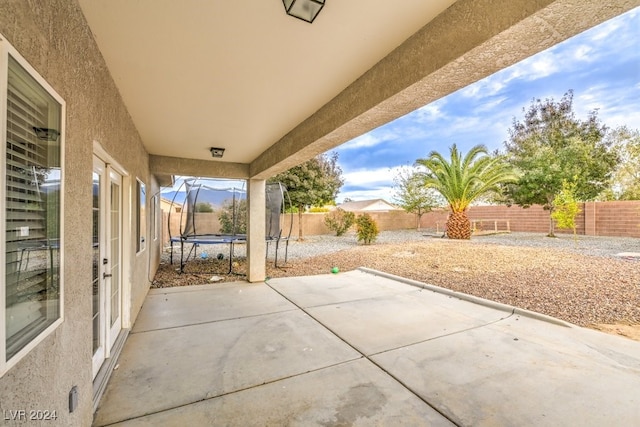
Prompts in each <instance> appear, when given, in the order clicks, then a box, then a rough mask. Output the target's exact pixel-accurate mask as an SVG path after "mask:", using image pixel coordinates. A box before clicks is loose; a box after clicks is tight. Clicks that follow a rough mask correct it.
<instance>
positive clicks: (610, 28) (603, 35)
mask: <svg viewBox="0 0 640 427" xmlns="http://www.w3.org/2000/svg"><path fill="white" fill-rule="evenodd" d="M631 16H635V15H634V14H633V13H632V14H631ZM621 26H622V22H621V21H620V20H618V19H613V20H610V21H607V22H605V23H603V24H600V25H598V26H597V27H595V28H593V29H592V30H591V31H590V36H591V37H590V39H591V40H592V41H599V40H605V39H608V38H609V36H610V35H611V33H613V32H615V31H616V30H618V28H620V27H621Z"/></svg>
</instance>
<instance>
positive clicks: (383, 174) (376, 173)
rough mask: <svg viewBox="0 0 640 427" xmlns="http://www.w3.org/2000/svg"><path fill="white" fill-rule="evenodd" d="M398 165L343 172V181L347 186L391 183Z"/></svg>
mask: <svg viewBox="0 0 640 427" xmlns="http://www.w3.org/2000/svg"><path fill="white" fill-rule="evenodd" d="M398 169H399V166H395V167H391V168H387V167H384V168H377V169H358V170H355V171H352V172H346V173H343V174H342V176H343V178H344V183H345V185H347V186H356V187H360V186H381V185H382V186H384V185H393V178H394V177H395V176H396V175H397V173H398Z"/></svg>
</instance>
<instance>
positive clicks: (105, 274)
mask: <svg viewBox="0 0 640 427" xmlns="http://www.w3.org/2000/svg"><path fill="white" fill-rule="evenodd" d="M112 276H113V274H107V273H102V278H103V279H106V278H107V277H112Z"/></svg>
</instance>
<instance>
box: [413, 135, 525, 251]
mask: <svg viewBox="0 0 640 427" xmlns="http://www.w3.org/2000/svg"><path fill="white" fill-rule="evenodd" d="M416 163H417V164H419V165H421V166H424V167H425V169H426V173H424V174H423V178H422V179H423V183H424V185H425V186H426V187H428V188H433V189H435V190H436V191H438V193H440V194H441V195H442V197H444V199H445V200H446V201H447V203H448V204H449V209H450V210H451V213H450V215H449V218H448V219H447V236H449V238H451V239H470V238H471V222H470V221H469V217H468V216H467V209H468V208H469V205H470V204H471V203H472V202H473V201H474V200H476V199H477V198H478V197H480V196H482V195H484V194H487V193H489V192H494V191H498V190H499V184H500V183H504V182H510V181H514V180H515V179H516V175H515V174H514V172H513V170H512V168H511V166H510V165H509V164H507V163H506V162H505V161H504V159H503V158H502V157H501V156H491V155H489V154H488V153H487V148H486V147H485V146H484V145H476V146H474V147H473V148H471V150H469V152H468V153H467V154H466V156H464V157H463V156H462V153H460V151H458V148H457V147H456V145H455V144H453V146H451V148H450V160H447V159H445V158H444V157H443V156H442V154H440V153H438V152H437V151H432V152H431V153H430V154H429V157H427V158H426V159H418V160H416Z"/></svg>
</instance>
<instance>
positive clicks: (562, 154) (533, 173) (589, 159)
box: [505, 91, 618, 236]
mask: <svg viewBox="0 0 640 427" xmlns="http://www.w3.org/2000/svg"><path fill="white" fill-rule="evenodd" d="M523 111H524V119H523V120H522V121H520V120H517V119H516V118H514V119H513V123H512V126H511V128H510V129H509V140H508V141H506V142H505V146H506V152H507V153H506V154H507V159H508V160H509V162H510V163H511V164H512V165H513V166H514V167H515V168H516V169H517V170H518V171H519V175H520V177H519V179H518V181H517V182H516V183H514V184H510V185H507V186H506V191H505V194H506V195H507V197H506V201H507V202H508V203H515V204H518V205H520V206H523V207H529V206H531V205H533V204H539V205H542V206H543V207H544V208H545V209H548V210H549V211H550V213H552V212H553V209H554V206H553V199H554V198H555V196H556V194H558V193H559V192H560V191H561V190H562V182H563V180H566V181H570V180H572V179H573V177H576V180H575V184H576V188H575V193H576V197H577V199H578V200H581V201H586V200H593V199H594V198H595V197H597V196H598V194H600V193H601V192H602V191H603V190H604V189H605V188H607V186H608V184H609V181H610V179H611V175H612V172H613V170H614V168H615V165H616V163H617V161H618V156H617V154H616V152H615V150H612V149H610V143H608V142H606V141H605V140H604V135H605V132H606V127H605V126H604V125H601V124H600V122H599V120H598V117H597V114H596V111H592V112H590V113H589V116H588V117H587V119H586V120H579V119H578V118H576V117H575V114H574V112H573V92H572V91H569V92H567V93H566V94H565V95H564V96H563V97H562V99H561V100H560V101H559V102H557V103H556V102H555V101H554V100H553V99H546V100H544V101H541V100H539V99H538V100H534V101H532V103H531V105H530V107H529V109H528V110H526V111H525V110H524V109H523ZM553 231H554V222H553V219H551V217H550V218H549V236H553V235H554V232H553Z"/></svg>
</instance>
